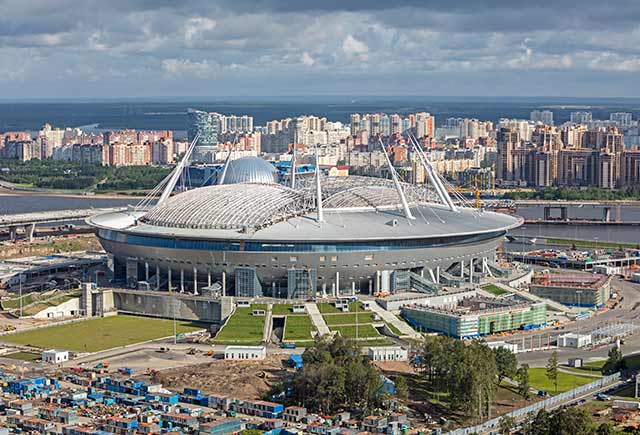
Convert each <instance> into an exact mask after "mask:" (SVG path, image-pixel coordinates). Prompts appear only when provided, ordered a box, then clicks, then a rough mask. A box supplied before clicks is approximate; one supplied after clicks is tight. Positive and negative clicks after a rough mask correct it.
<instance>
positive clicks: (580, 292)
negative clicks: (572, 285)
mask: <svg viewBox="0 0 640 435" xmlns="http://www.w3.org/2000/svg"><path fill="white" fill-rule="evenodd" d="M581 294H582V290H576V295H577V296H578V313H580V295H581ZM578 341H580V319H578Z"/></svg>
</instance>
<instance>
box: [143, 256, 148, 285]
mask: <svg viewBox="0 0 640 435" xmlns="http://www.w3.org/2000/svg"><path fill="white" fill-rule="evenodd" d="M144 281H145V282H146V283H147V284H148V283H149V263H147V262H146V261H145V262H144Z"/></svg>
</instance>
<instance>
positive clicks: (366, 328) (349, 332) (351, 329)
mask: <svg viewBox="0 0 640 435" xmlns="http://www.w3.org/2000/svg"><path fill="white" fill-rule="evenodd" d="M331 330H332V331H337V332H339V333H340V335H342V336H343V337H349V338H356V327H355V326H334V327H332V328H331ZM380 337H381V335H380V334H379V333H378V330H377V329H376V328H374V327H373V326H371V325H358V337H357V338H380Z"/></svg>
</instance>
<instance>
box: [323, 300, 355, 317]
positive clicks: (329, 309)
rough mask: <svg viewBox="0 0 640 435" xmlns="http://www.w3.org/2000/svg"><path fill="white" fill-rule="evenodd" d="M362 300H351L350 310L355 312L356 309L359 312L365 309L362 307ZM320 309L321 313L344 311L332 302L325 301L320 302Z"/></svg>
mask: <svg viewBox="0 0 640 435" xmlns="http://www.w3.org/2000/svg"><path fill="white" fill-rule="evenodd" d="M361 305H362V302H357V301H356V302H349V311H350V312H352V313H354V312H355V311H356V309H357V310H358V312H360V311H363V312H364V310H363V309H362V306H361ZM318 310H319V311H320V313H321V314H327V313H342V311H341V310H338V309H337V308H336V307H334V306H333V304H330V303H328V302H323V303H320V304H318Z"/></svg>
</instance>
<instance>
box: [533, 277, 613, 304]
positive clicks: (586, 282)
mask: <svg viewBox="0 0 640 435" xmlns="http://www.w3.org/2000/svg"><path fill="white" fill-rule="evenodd" d="M529 291H530V292H531V293H533V294H534V295H536V296H540V297H542V298H546V299H551V300H552V301H556V302H559V303H561V304H564V305H571V306H580V307H601V306H602V305H604V304H605V302H606V301H607V300H608V299H609V296H610V292H611V278H610V277H608V276H605V275H598V274H594V275H591V274H552V273H541V274H537V275H535V276H534V277H533V280H532V281H531V285H530V287H529Z"/></svg>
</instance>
